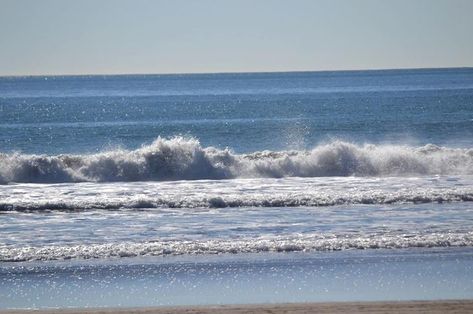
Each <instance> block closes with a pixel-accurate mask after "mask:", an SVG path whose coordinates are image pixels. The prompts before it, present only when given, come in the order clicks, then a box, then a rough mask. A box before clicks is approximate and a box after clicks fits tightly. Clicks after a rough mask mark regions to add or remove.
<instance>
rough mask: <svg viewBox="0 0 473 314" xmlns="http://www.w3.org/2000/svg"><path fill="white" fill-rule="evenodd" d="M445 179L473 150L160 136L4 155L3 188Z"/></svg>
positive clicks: (0, 161)
mask: <svg viewBox="0 0 473 314" xmlns="http://www.w3.org/2000/svg"><path fill="white" fill-rule="evenodd" d="M437 174H438V175H457V174H458V175H462V174H463V175H470V174H473V149H459V148H458V149H454V148H448V147H439V146H436V145H432V144H428V145H425V146H422V147H411V146H402V145H372V144H365V145H358V144H353V143H349V142H344V141H333V142H331V143H328V144H324V145H319V146H316V147H315V148H313V149H312V150H304V151H295V150H293V151H258V152H253V153H250V154H236V153H234V152H232V150H231V149H217V148H214V147H202V146H201V144H200V143H199V141H198V140H197V139H195V138H183V137H173V138H169V139H166V138H161V137H158V138H157V139H156V140H155V141H154V142H152V143H151V144H149V145H143V146H142V147H141V148H138V149H136V150H125V149H117V150H113V151H106V152H100V153H96V154H84V155H71V154H64V155H56V156H47V155H27V154H21V153H1V154H0V183H3V184H5V183H10V182H24V183H60V182H114V181H170V180H198V179H213V180H219V179H233V178H264V177H266V178H280V177H322V176H362V177H363V176H409V175H437Z"/></svg>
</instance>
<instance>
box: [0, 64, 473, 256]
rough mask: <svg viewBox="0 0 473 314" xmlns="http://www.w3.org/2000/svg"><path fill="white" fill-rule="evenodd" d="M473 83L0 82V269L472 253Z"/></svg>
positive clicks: (136, 78)
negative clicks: (250, 256)
mask: <svg viewBox="0 0 473 314" xmlns="http://www.w3.org/2000/svg"><path fill="white" fill-rule="evenodd" d="M472 201H473V69H468V68H466V69H422V70H384V71H345V72H343V71H341V72H293V73H238V74H185V75H184V74H183V75H122V76H63V77H61V76H54V77H2V78H0V211H1V213H2V214H1V215H0V222H1V223H0V232H1V234H2V238H1V239H0V260H1V261H31V260H61V259H84V258H99V259H107V258H111V257H130V256H148V255H177V254H179V255H180V254H184V255H185V254H215V253H249V252H252V253H255V252H256V253H257V252H267V251H270V252H272V251H276V252H277V251H330V250H345V249H353V248H358V249H360V248H362V249H370V248H371V249H375V248H391V249H396V248H397V249H399V248H409V247H445V246H447V247H449V246H472V245H473V231H472V226H473V206H472V205H471V204H473V203H472Z"/></svg>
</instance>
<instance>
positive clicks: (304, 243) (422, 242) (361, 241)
mask: <svg viewBox="0 0 473 314" xmlns="http://www.w3.org/2000/svg"><path fill="white" fill-rule="evenodd" d="M463 246H473V234H472V233H458V234H457V233H448V234H444V233H433V234H423V235H422V234H410V235H406V234H404V235H383V236H377V235H371V236H370V235H368V236H365V237H353V236H348V235H344V234H341V235H332V236H328V235H326V236H320V235H319V236H317V235H311V236H304V237H298V238H285V237H275V238H251V239H239V240H236V239H231V240H228V239H214V240H206V241H162V242H160V241H156V242H145V243H105V244H81V245H70V246H60V245H51V246H44V247H21V248H18V247H16V248H13V247H11V248H9V247H4V248H0V262H21V261H35V260H42V261H47V260H68V259H92V258H118V257H137V256H165V255H184V254H194V255H195V254H225V253H231V254H239V253H259V252H299V251H304V252H314V251H340V250H348V249H399V248H411V247H416V248H423V247H425V248H432V247H463Z"/></svg>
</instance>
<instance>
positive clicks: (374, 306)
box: [0, 300, 473, 314]
mask: <svg viewBox="0 0 473 314" xmlns="http://www.w3.org/2000/svg"><path fill="white" fill-rule="evenodd" d="M0 313H1V314H20V313H38V314H42V313H58V314H59V313H60V314H76V313H77V314H82V313H94V314H102V313H103V314H105V313H136V314H152V313H153V314H164V313H172V314H199V313H227V314H242V313H273V314H278V313H300V314H303V313H335V314H337V313H340V314H341V313H432V314H435V313H473V301H472V300H448V301H407V302H335V303H297V304H262V305H218V306H196V307H159V308H126V309H119V308H105V309H48V310H6V311H0Z"/></svg>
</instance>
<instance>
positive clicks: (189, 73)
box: [0, 66, 473, 78]
mask: <svg viewBox="0 0 473 314" xmlns="http://www.w3.org/2000/svg"><path fill="white" fill-rule="evenodd" d="M448 69H452V70H454V69H458V70H461V69H473V66H460V67H457V66H453V67H449V66H445V67H418V68H416V67H413V68H412V67H400V68H369V69H336V70H287V71H279V70H275V71H221V72H161V73H153V72H147V73H143V72H141V73H140V72H134V73H133V72H132V73H93V74H91V73H83V74H71V73H69V74H67V73H66V74H12V75H0V77H2V78H27V77H65V76H148V75H149V76H152V75H163V76H164V75H170V76H172V75H218V74H272V73H274V74H277V73H326V72H369V71H396V70H448Z"/></svg>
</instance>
